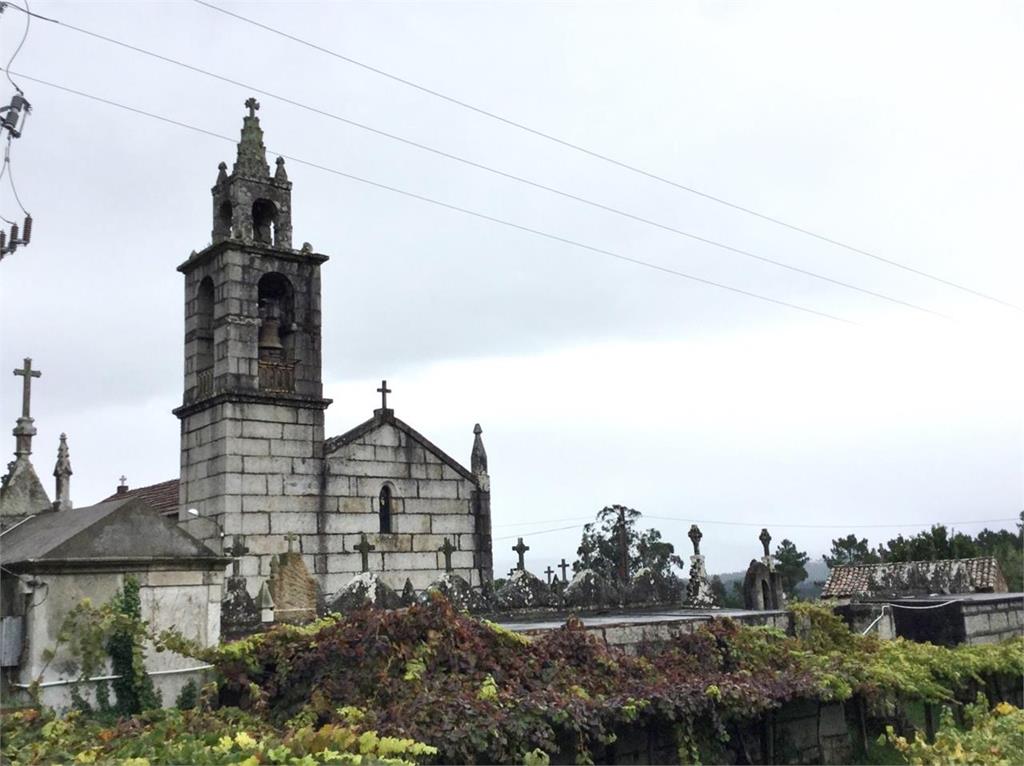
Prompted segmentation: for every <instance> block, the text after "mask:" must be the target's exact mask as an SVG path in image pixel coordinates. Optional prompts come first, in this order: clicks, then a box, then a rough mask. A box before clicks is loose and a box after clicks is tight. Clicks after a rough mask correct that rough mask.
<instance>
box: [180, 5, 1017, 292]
mask: <svg viewBox="0 0 1024 766" xmlns="http://www.w3.org/2000/svg"><path fill="white" fill-rule="evenodd" d="M193 2H195V3H197V4H198V5H202V6H204V7H206V8H209V9H211V10H214V11H217V12H218V13H222V14H224V15H226V16H230V17H232V18H234V19H237V20H239V21H242V22H245V23H246V24H250V25H252V26H254V27H257V28H259V29H262V30H264V31H266V32H269V33H271V34H274V35H277V36H279V37H283V38H285V39H287V40H291V41H292V42H295V43H298V44H299V45H303V46H305V47H307V48H311V49H312V50H315V51H318V52H320V53H323V54H325V55H328V56H331V57H333V58H336V59H338V60H340V61H345V62H347V63H349V64H352V65H354V66H357V67H360V68H362V69H364V70H366V71H368V72H372V73H374V74H377V75H380V76H381V77H386V78H388V79H389V80H392V81H394V82H397V83H401V84H402V85H405V86H407V87H410V88H414V89H416V90H418V91H421V92H423V93H426V94H428V95H431V96H434V97H436V98H439V99H442V100H444V101H447V102H448V103H451V104H454V105H456V106H459V107H461V108H463V109H468V110H470V111H472V112H475V113H477V114H480V115H483V116H485V117H488V118H490V119H492V120H496V121H498V122H501V123H504V124H505V125H509V126H511V127H514V128H517V129H519V130H522V131H525V132H527V133H530V134H532V135H535V136H538V137H540V138H543V139H545V140H547V141H551V142H554V143H556V144H559V145H560V146H563V147H566V148H569V149H572V150H574V151H577V152H580V153H582V154H585V155H587V156H589V157H593V158H595V159H599V160H601V161H603V162H606V163H609V164H611V165H614V166H616V167H619V168H622V169H624V170H628V171H630V172H632V173H636V174H639V175H641V176H644V177H646V178H649V179H651V180H654V181H658V182H660V183H663V184H667V185H668V186H671V187H673V188H676V189H679V190H681V191H685V192H687V193H689V194H694V195H696V196H698V197H701V198H703V199H706V200H709V201H711V202H715V203H717V204H720V205H724V206H726V207H728V208H731V209H733V210H736V211H738V212H741V213H745V214H747V215H751V216H754V217H756V218H759V219H761V220H763V221H767V222H769V223H773V224H775V225H777V226H782V227H784V228H786V229H789V230H790V231H795V232H797V233H799V234H804V235H806V236H808V237H813V238H814V239H817V240H819V241H821V242H825V243H827V244H830V245H834V246H836V247H839V248H842V249H844V250H846V251H848V252H851V253H856V254H858V255H863V256H865V257H867V258H872V259H874V260H875V261H878V262H879V263H884V264H887V265H889V266H893V267H895V268H898V269H902V270H903V271H906V272H909V273H911V274H916V275H917V276H920V277H924V278H926V279H930V280H932V281H934V282H938V283H940V284H943V285H946V286H947V287H952V288H955V289H957V290H961V291H963V292H965V293H969V294H971V295H974V296H975V297H978V298H983V299H985V300H988V301H992V302H994V303H998V304H1000V305H1002V306H1004V307H1006V308H1010V309H1013V310H1015V311H1020V312H1024V307H1022V306H1018V305H1017V304H1014V303H1010V302H1009V301H1005V300H1002V299H1001V298H996V297H995V296H993V295H989V294H988V293H984V292H982V291H980V290H975V289H973V288H970V287H967V286H966V285H963V284H961V283H959V282H954V281H952V280H949V279H944V278H942V277H939V276H936V275H935V274H931V273H929V272H926V271H923V270H921V269H917V268H914V267H913V266H908V265H907V264H905V263H901V262H899V261H896V260H893V259H891V258H886V257H884V256H881V255H878V254H877V253H874V252H872V251H870V250H865V249H863V248H859V247H856V246H854V245H851V244H848V243H846V242H843V241H841V240H838V239H836V238H834V237H829V236H826V235H824V234H819V233H817V232H815V231H812V230H811V229H808V228H805V227H803V226H798V225H796V224H792V223H788V222H787V221H784V220H782V219H781V218H777V217H775V216H772V215H769V214H767V213H761V212H759V211H757V210H754V209H752V208H749V207H746V206H744V205H740V204H738V203H736V202H731V201H729V200H727V199H724V198H723V197H719V196H716V195H714V194H710V193H708V192H704V191H701V190H700V189H696V188H694V187H692V186H687V185H685V184H682V183H679V182H678V181H673V180H671V179H669V178H666V177H665V176H662V175H658V174H657V173H653V172H651V171H648V170H644V169H642V168H639V167H637V166H635V165H631V164H629V163H627V162H623V161H622V160H617V159H615V158H614V157H611V156H609V155H607V154H602V153H601V152H598V151H595V150H593V149H588V148H586V147H584V146H582V145H580V144H577V143H573V142H572V141H568V140H566V139H563V138H559V137H558V136H555V135H552V134H551V133H546V132H544V131H542V130H538V129H537V128H532V127H530V126H529V125H526V124H524V123H522V122H518V121H516V120H513V119H511V118H509V117H504V116H502V115H500V114H497V113H496V112H493V111H489V110H487V109H484V108H482V107H479V106H475V105H473V104H471V103H469V102H467V101H463V100H461V99H458V98H455V97H453V96H449V95H447V94H445V93H442V92H441V91H439V90H435V89H432V88H428V87H426V86H425V85H421V84H419V83H417V82H414V81H412V80H408V79H406V78H404V77H399V76H398V75H395V74H392V73H391V72H388V71H385V70H384V69H380V68H378V67H375V66H371V65H370V64H367V63H365V62H363V61H359V60H358V59H355V58H352V57H350V56H345V55H343V54H341V53H338V52H337V51H333V50H331V49H329V48H325V47H323V46H321V45H317V44H316V43H313V42H310V41H309V40H306V39H304V38H301V37H298V36H296V35H291V34H288V33H287V32H283V31H281V30H280V29H275V28H274V27H271V26H269V25H267V24H263V23H261V22H259V21H257V20H255V19H253V18H250V17H248V16H243V15H242V14H240V13H235V12H234V11H229V10H227V9H226V8H221V7H219V6H217V5H214V4H213V3H210V2H207V1H206V0H193Z"/></svg>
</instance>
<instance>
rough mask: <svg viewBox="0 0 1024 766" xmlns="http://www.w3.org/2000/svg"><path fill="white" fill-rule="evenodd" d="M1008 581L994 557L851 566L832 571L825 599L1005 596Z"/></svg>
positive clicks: (827, 582) (826, 584)
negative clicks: (971, 594)
mask: <svg viewBox="0 0 1024 766" xmlns="http://www.w3.org/2000/svg"><path fill="white" fill-rule="evenodd" d="M1006 590H1007V587H1006V580H1005V578H1004V577H1003V572H1002V570H1001V569H1000V568H999V562H997V561H996V560H995V558H993V557H991V556H987V557H984V558H976V559H940V560H938V561H900V562H892V563H888V564H851V565H847V566H838V567H835V568H834V569H832V570H831V571H830V572H829V575H828V580H827V581H826V582H825V587H824V588H823V589H822V591H821V596H822V598H848V597H851V596H862V597H864V596H866V597H882V598H898V597H900V596H920V595H928V594H931V593H943V594H945V593H1005V592H1006Z"/></svg>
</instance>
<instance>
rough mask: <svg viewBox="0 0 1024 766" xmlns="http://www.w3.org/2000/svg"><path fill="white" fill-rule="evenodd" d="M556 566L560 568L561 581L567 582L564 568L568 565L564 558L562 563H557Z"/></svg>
mask: <svg viewBox="0 0 1024 766" xmlns="http://www.w3.org/2000/svg"><path fill="white" fill-rule="evenodd" d="M558 568H559V569H561V570H562V582H569V580H568V578H566V576H565V570H566V569H568V568H569V565H568V564H566V563H565V559H562V563H561V564H559V565H558Z"/></svg>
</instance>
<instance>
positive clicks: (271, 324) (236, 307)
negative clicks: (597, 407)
mask: <svg viewBox="0 0 1024 766" xmlns="http://www.w3.org/2000/svg"><path fill="white" fill-rule="evenodd" d="M246 107H247V108H248V114H247V115H246V116H245V118H244V121H243V127H242V135H241V141H240V142H239V144H238V155H237V159H236V161H235V164H234V166H233V168H232V170H231V173H230V174H229V173H228V172H227V165H226V164H224V163H221V165H220V169H219V174H218V176H217V181H216V183H215V185H214V187H213V189H212V194H213V231H212V243H211V244H210V245H209V246H208V247H206V248H205V249H204V250H202V251H201V252H198V253H195V252H194V253H192V255H191V256H190V257H189V258H188V259H187V260H186V261H185V262H184V263H182V264H181V265H180V266H179V267H178V270H179V271H180V272H181V273H182V274H183V275H184V277H185V370H184V396H183V400H182V405H181V407H179V408H178V409H176V410H175V414H176V415H177V416H178V418H179V419H180V421H181V473H180V482H179V484H178V503H177V514H178V519H179V521H180V523H182V524H183V525H185V526H186V528H187V529H188V530H189V532H190V533H191V534H193V535H195V536H196V537H198V538H200V539H202V540H204V541H205V542H206V543H207V544H209V545H210V546H211V547H214V548H217V547H218V546H220V550H223V543H222V541H224V540H227V539H234V536H235V535H240V536H241V537H242V539H243V540H244V548H245V552H244V553H242V554H241V555H240V562H239V575H238V576H239V577H244V578H245V579H246V583H247V589H248V591H249V593H250V594H251V595H252V596H254V597H255V596H256V595H257V594H258V592H259V591H260V589H261V586H262V584H263V583H264V582H265V581H267V579H268V578H270V577H271V574H272V571H275V572H276V568H277V567H278V565H279V564H280V563H281V562H282V561H283V558H281V557H285V556H288V555H294V556H300V557H301V558H302V561H303V563H304V565H305V567H306V568H307V569H308V571H309V573H310V574H311V576H312V578H313V580H314V581H315V583H316V586H317V588H318V590H319V598H320V599H321V601H322V600H324V599H328V598H330V597H331V596H332V595H333V594H336V593H337V592H339V591H340V590H341V589H342V588H343V587H344V586H345V585H346V584H347V583H348V582H349V581H350V580H352V578H353V577H355V576H356V575H358V574H360V573H361V572H366V571H369V572H374V573H376V574H377V575H378V576H379V578H380V579H381V581H383V582H385V583H386V584H387V585H388V586H390V587H391V588H393V589H395V590H402V589H403V588H404V587H405V585H406V582H407V581H409V582H411V584H412V586H413V588H414V589H415V590H417V591H422V590H424V589H426V588H427V587H428V586H429V585H430V584H431V583H432V582H434V581H435V580H437V579H438V578H439V577H440V576H441V574H442V573H443V572H445V571H446V569H450V570H451V571H453V572H454V573H455V574H458V575H460V576H461V577H463V578H465V579H466V580H467V581H468V582H470V583H471V584H472V585H473V586H475V587H479V586H481V585H483V584H484V583H489V582H490V581H491V579H492V572H491V536H490V488H489V479H488V475H487V456H486V452H485V451H484V448H483V442H482V441H481V436H480V434H481V429H480V427H479V425H478V426H476V428H475V429H474V434H475V439H474V444H473V448H472V459H471V462H472V467H471V469H467V468H465V467H463V466H462V465H461V464H460V463H459V462H457V461H456V460H455V459H453V458H452V457H450V456H449V455H447V454H446V453H445V452H444V451H442V450H441V449H440V448H438V447H437V446H435V445H434V444H433V443H431V442H430V441H429V440H428V439H427V438H426V437H424V436H422V435H421V434H419V433H418V432H417V431H415V430H414V429H413V428H412V427H410V426H409V425H407V424H405V423H404V422H402V421H401V420H399V419H398V418H396V417H395V414H394V410H393V409H391V408H389V407H388V405H387V395H388V394H389V393H390V390H389V389H388V387H387V383H386V382H383V383H382V385H381V388H380V389H379V393H380V394H381V406H380V408H378V409H377V410H375V411H374V413H373V417H371V418H370V419H369V420H367V421H366V422H364V423H362V424H361V425H359V426H357V427H355V428H353V429H351V430H350V431H348V432H347V433H345V434H343V435H341V436H338V437H334V438H330V439H325V438H324V410H325V409H326V408H327V407H328V406H329V405H330V403H331V402H330V400H329V399H325V398H324V397H323V385H322V379H321V298H320V267H321V266H322V265H323V264H324V263H326V262H327V260H328V257H327V256H326V255H322V254H320V253H317V252H314V250H313V248H312V247H311V246H310V245H309V244H308V243H307V244H303V245H302V247H301V248H298V249H295V248H293V247H292V221H291V188H292V185H291V182H290V181H289V180H288V176H287V173H286V171H285V167H284V160H283V159H281V158H278V160H277V162H276V164H275V169H274V171H273V173H271V169H270V166H269V165H268V163H267V160H266V150H265V148H264V145H263V132H262V129H261V128H260V123H259V118H258V117H257V116H256V110H257V109H259V104H258V103H257V102H256V101H255V100H254V99H250V100H249V101H247V102H246ZM289 551H291V553H290V554H289V553H288V552H289ZM272 567H273V568H274V570H272Z"/></svg>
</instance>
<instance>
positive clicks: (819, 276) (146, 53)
mask: <svg viewBox="0 0 1024 766" xmlns="http://www.w3.org/2000/svg"><path fill="white" fill-rule="evenodd" d="M44 18H45V17H44ZM46 21H49V22H52V23H53V24H56V25H58V26H59V27H61V28H63V29H68V30H71V31H73V32H77V33H79V34H82V35H86V36H88V37H91V38H93V39H96V40H100V41H102V42H105V43H109V44H111V45H115V46H118V47H121V48H124V49H126V50H129V51H132V52H134V53H138V54H140V55H143V56H148V57H150V58H154V59H157V60H159V61H163V62H165V63H168V64H172V65H174V66H177V67H180V68H182V69H186V70H188V71H191V72H195V73H196V74H200V75H203V76H205V77H209V78H212V79H214V80H218V81H220V82H224V83H227V84H229V85H233V86H236V87H239V88H243V89H245V90H246V91H249V92H253V93H257V94H259V95H261V96H265V97H268V98H272V99H275V100H277V101H280V102H281V103H285V104H289V105H291V106H294V107H297V108H299V109H303V110H305V111H308V112H311V113H313V114H317V115H320V116H322V117H326V118H328V119H332V120H336V121H338V122H341V123H344V124H346V125H349V126H352V127H354V128H357V129H359V130H363V131H366V132H369V133H372V134H374V135H378V136H381V137H383V138H387V139H389V140H392V141H397V142H400V143H402V144H405V145H407V146H411V147H413V148H416V149H419V150H421V151H425V152H429V153H432V154H434V155H437V156H440V157H443V158H445V159H449V160H452V161H455V162H459V163H462V164H464V165H467V166H470V167H473V168H476V169H478V170H482V171H485V172H488V173H492V174H494V175H497V176H499V177H502V178H506V179H509V180H511V181H515V182H517V183H521V184H524V185H527V186H530V187H532V188H535V189H540V190H542V191H545V192H548V193H550V194H555V195H558V196H560V197H563V198H565V199H570V200H573V201H575V202H579V203H581V204H584V205H588V206H590V207H593V208H596V209H598V210H602V211H604V212H608V213H612V214H614V215H618V216H620V217H623V218H626V219H629V220H633V221H636V222H638V223H642V224H645V225H647V226H651V227H654V228H657V229H661V230H662V231H667V232H669V233H672V234H676V235H678V236H681V237H686V238H688V239H690V240H693V241H695V242H700V243H702V244H705V245H709V246H711V247H715V248H718V249H721V250H724V251H726V252H730V253H733V254H734V255H740V256H743V257H746V258H751V259H753V260H757V261H760V262H762V263H767V264H769V265H771V266H775V267H777V268H781V269H786V270H787V271H790V272H793V273H797V274H802V275H804V276H807V277H811V278H812V279H817V280H821V281H823V282H827V283H829V284H833V285H836V286H838V287H843V288H846V289H848V290H853V291H855V292H859V293H861V294H863V295H869V296H872V297H874V298H879V299H881V300H885V301H888V302H890V303H894V304H897V305H900V306H904V307H906V308H910V309H914V310H915V311H920V312H923V313H927V314H931V315H932V316H936V317H939V318H942V319H952V317H950V316H948V315H946V314H943V313H941V312H938V311H935V310H934V309H930V308H927V307H924V306H920V305H918V304H916V303H912V302H910V301H906V300H902V299H900V298H896V297H893V296H891V295H887V294H885V293H882V292H878V291H876V290H870V289H867V288H864V287H860V286H858V285H855V284H852V283H851V282H847V281H844V280H840V279H835V278H833V277H829V276H826V275H824V274H819V273H817V272H814V271H811V270H809V269H804V268H800V267H798V266H794V265H792V264H788V263H785V262H783V261H779V260H776V259H774V258H769V257H767V256H764V255H760V254H758V253H755V252H752V251H750V250H746V249H743V248H739V247H735V246H733V245H729V244H727V243H724V242H720V241H718V240H714V239H710V238H708V237H704V236H701V235H698V234H695V233H693V232H690V231H685V230H683V229H680V228H677V227H675V226H671V225H668V224H665V223H661V222H659V221H655V220H652V219H650V218H646V217H644V216H641V215H637V214H635V213H631V212H629V211H626V210H622V209H620V208H616V207H614V206H611V205H605V204H603V203H600V202H596V201H594V200H591V199H587V198H586V197H582V196H579V195H577V194H573V193H571V192H567V191H565V190H563V189H558V188H555V187H553V186H548V185H546V184H543V183H540V182H538V181H534V180H532V179H529V178H525V177H523V176H520V175H516V174H514V173H509V172H507V171H504V170H500V169H498V168H494V167H491V166H489V165H485V164H483V163H480V162H476V161H474V160H471V159H468V158H466V157H462V156H460V155H457V154H452V153H451V152H446V151H444V150H441V149H438V148H436V147H432V146H429V145H427V144H423V143H420V142H418V141H414V140H412V139H409V138H406V137H404V136H400V135H397V134H395V133H390V132H388V131H386V130H382V129H380V128H376V127H373V126H372V125H367V124H365V123H362V122H358V121H356V120H352V119H349V118H347V117H343V116H341V115H339V114H337V113H334V112H330V111H327V110H325V109H321V108H319V107H316V106H311V105H309V104H305V103H302V102H300V101H296V100H295V99H292V98H289V97H287V96H284V95H281V94H280V93H274V92H272V91H268V90H266V89H263V88H260V87H257V86H255V85H252V84H250V83H245V82H241V81H239V80H236V79H234V78H231V77H227V76H225V75H222V74H217V73H216V72H211V71H210V70H208V69H203V68H202V67H198V66H195V65H193V64H189V63H187V62H184V61H181V60H180V59H175V58H172V57H169V56H164V55H162V54H159V53H155V52H154V51H150V50H147V49H145V48H141V47H139V46H136V45H132V44H130V43H126V42H124V41H122V40H117V39H115V38H112V37H108V36H107V35H103V34H100V33H98V32H94V31H92V30H88V29H84V28H82V27H79V26H76V25H74V24H69V23H67V22H63V21H60V20H59V19H54V18H46Z"/></svg>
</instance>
